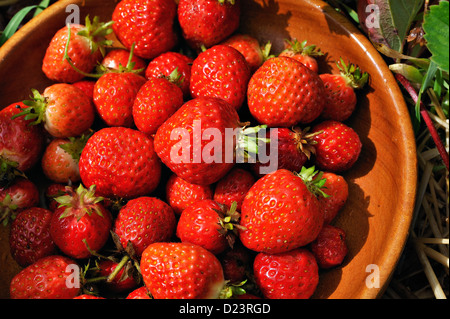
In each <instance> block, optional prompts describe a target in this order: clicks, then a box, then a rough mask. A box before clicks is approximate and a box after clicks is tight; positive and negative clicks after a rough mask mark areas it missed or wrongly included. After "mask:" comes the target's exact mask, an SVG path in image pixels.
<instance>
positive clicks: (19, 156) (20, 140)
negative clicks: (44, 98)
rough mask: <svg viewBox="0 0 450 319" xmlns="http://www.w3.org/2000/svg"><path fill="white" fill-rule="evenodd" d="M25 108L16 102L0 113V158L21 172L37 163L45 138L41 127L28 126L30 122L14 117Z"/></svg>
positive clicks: (21, 103)
mask: <svg viewBox="0 0 450 319" xmlns="http://www.w3.org/2000/svg"><path fill="white" fill-rule="evenodd" d="M25 107H26V106H25V104H23V102H18V103H13V104H10V105H8V106H7V107H5V108H4V109H2V110H1V111H0V158H3V159H5V160H7V161H10V162H15V163H16V165H14V166H15V167H16V168H17V169H18V170H20V171H22V172H26V171H28V170H29V169H31V168H32V167H33V166H34V165H35V164H36V163H37V162H38V161H39V159H40V156H41V153H42V150H43V149H44V138H45V137H44V134H43V131H42V128H41V127H39V126H35V125H30V123H31V122H32V120H29V119H25V118H24V117H14V116H15V115H17V114H19V113H21V108H25ZM12 117H14V119H12Z"/></svg>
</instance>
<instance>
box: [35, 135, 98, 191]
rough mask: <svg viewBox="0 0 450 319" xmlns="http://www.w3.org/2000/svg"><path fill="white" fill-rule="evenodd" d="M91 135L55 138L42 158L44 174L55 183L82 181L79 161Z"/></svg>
mask: <svg viewBox="0 0 450 319" xmlns="http://www.w3.org/2000/svg"><path fill="white" fill-rule="evenodd" d="M89 136H90V135H84V134H83V135H82V136H80V137H69V138H55V139H53V140H52V141H51V142H50V143H49V144H48V145H47V147H46V149H45V151H44V154H43V155H42V159H41V166H42V171H43V173H44V175H45V176H46V177H47V178H48V179H49V180H51V181H52V182H55V183H68V182H69V180H70V181H71V182H73V183H75V182H78V181H80V170H79V169H78V161H79V160H80V156H81V151H82V150H83V148H84V146H85V145H86V142H87V140H88V138H89Z"/></svg>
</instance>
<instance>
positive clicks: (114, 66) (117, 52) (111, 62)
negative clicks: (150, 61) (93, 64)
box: [100, 49, 147, 76]
mask: <svg viewBox="0 0 450 319" xmlns="http://www.w3.org/2000/svg"><path fill="white" fill-rule="evenodd" d="M133 53H134V51H133ZM130 54H131V52H130V51H128V50H126V49H113V50H110V51H109V52H108V53H106V55H105V57H104V58H103V60H102V61H101V62H100V65H101V66H103V67H105V68H107V69H109V70H120V69H121V68H126V67H127V65H128V63H133V67H131V68H130V69H131V70H133V71H135V72H137V71H138V70H141V71H140V72H137V74H139V75H141V76H144V74H145V68H146V67H147V62H145V60H144V59H143V58H140V57H138V56H136V55H132V56H131V60H130ZM129 60H130V61H129Z"/></svg>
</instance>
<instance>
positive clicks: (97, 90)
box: [93, 70, 146, 127]
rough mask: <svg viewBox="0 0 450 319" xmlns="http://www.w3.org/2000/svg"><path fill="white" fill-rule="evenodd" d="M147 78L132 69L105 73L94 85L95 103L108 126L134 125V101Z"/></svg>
mask: <svg viewBox="0 0 450 319" xmlns="http://www.w3.org/2000/svg"><path fill="white" fill-rule="evenodd" d="M145 82H146V81H145V78H144V77H143V76H140V75H138V74H135V73H133V72H131V71H128V70H125V71H124V72H108V73H105V74H103V75H102V76H101V77H100V78H99V79H98V80H97V82H96V83H95V86H94V95H93V98H94V104H95V107H96V109H97V112H98V114H99V115H100V118H101V119H102V120H103V121H104V122H105V124H106V125H108V126H124V127H132V126H133V124H134V123H133V103H134V100H135V98H136V95H137V93H138V91H139V89H140V88H141V86H142V85H144V83H145Z"/></svg>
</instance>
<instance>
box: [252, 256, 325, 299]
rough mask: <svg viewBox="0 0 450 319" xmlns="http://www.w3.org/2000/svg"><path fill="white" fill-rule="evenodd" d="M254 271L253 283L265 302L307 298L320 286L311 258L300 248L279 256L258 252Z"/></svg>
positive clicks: (317, 269)
mask: <svg viewBox="0 0 450 319" xmlns="http://www.w3.org/2000/svg"><path fill="white" fill-rule="evenodd" d="M253 269H254V275H255V281H256V283H257V285H258V287H259V289H260V290H261V292H262V293H263V295H264V297H266V298H268V299H308V298H310V297H311V296H312V295H313V293H314V291H315V290H316V288H317V284H318V283H319V267H318V265H317V262H316V260H315V258H314V255H313V254H312V253H311V252H310V251H308V250H306V249H303V248H298V249H294V250H291V251H288V252H284V253H281V254H266V253H259V254H258V255H256V257H255V261H254V264H253Z"/></svg>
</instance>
